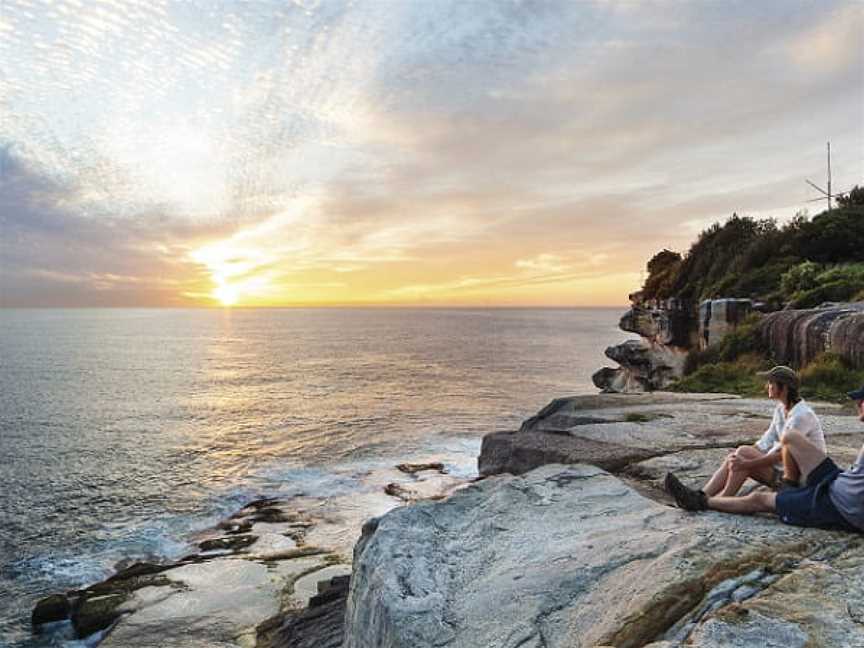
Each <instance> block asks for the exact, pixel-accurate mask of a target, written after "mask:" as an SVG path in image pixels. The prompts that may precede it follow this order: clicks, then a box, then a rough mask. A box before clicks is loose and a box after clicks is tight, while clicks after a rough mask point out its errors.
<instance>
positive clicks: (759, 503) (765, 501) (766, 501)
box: [747, 491, 775, 511]
mask: <svg viewBox="0 0 864 648" xmlns="http://www.w3.org/2000/svg"><path fill="white" fill-rule="evenodd" d="M774 497H775V495H774V493H763V492H759V491H757V492H755V493H750V494H749V495H747V498H748V499H749V500H750V502H751V503H752V505H753V507H754V509H756V510H758V511H771V510H773V509H774Z"/></svg>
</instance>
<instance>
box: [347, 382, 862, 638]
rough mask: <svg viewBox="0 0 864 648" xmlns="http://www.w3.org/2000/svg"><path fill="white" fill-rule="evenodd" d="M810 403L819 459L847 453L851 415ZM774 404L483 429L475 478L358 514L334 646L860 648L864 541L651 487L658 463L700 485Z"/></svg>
mask: <svg viewBox="0 0 864 648" xmlns="http://www.w3.org/2000/svg"><path fill="white" fill-rule="evenodd" d="M816 409H817V412H818V413H819V414H820V415H821V417H822V420H823V424H824V427H825V430H826V437H827V439H828V445H829V451H830V452H831V454H832V456H834V457H835V458H836V459H837V460H838V462H839V463H843V462H846V461H849V460H851V459H852V458H854V456H855V454H857V451H858V450H859V449H860V447H861V444H862V441H864V424H861V423H860V422H858V420H857V418H855V417H853V416H852V415H851V411H850V410H846V409H844V408H842V407H839V406H831V405H817V407H816ZM770 413H771V406H770V403H769V402H768V401H760V400H748V399H740V398H735V397H724V396H718V395H693V394H690V395H679V394H646V395H601V396H590V397H576V398H569V399H559V400H556V401H554V402H553V403H551V404H550V405H549V406H548V407H547V408H545V409H544V410H543V411H541V412H540V414H538V415H537V416H536V417H533V418H532V419H529V420H528V421H526V422H525V424H524V425H523V428H522V430H520V431H518V432H513V433H494V434H492V435H488V436H487V437H486V439H485V440H484V444H483V450H482V453H481V457H480V467H481V472H482V473H483V474H484V475H486V476H487V478H486V479H484V480H482V481H480V482H478V483H476V484H474V485H472V486H470V487H469V488H466V489H464V490H461V491H459V492H458V493H456V494H454V495H453V496H452V497H450V498H449V499H448V500H446V501H443V502H425V503H420V504H417V505H415V506H412V507H407V508H402V509H398V510H396V511H393V512H391V513H389V514H387V515H385V516H383V517H381V518H378V519H375V520H373V521H371V522H369V523H367V525H366V527H365V528H364V533H363V537H362V538H361V540H360V542H358V544H357V546H356V547H355V555H354V566H353V576H352V581H351V588H350V595H349V600H348V607H347V617H346V619H347V621H346V623H347V625H346V633H345V643H344V646H345V648H373V647H375V648H403V647H404V648H408V647H411V648H425V647H427V646H428V647H430V648H431V647H432V646H435V647H443V646H446V647H453V648H479V647H489V648H491V647H493V646H494V647H495V648H578V647H583V646H584V647H586V648H587V647H599V646H615V647H616V648H635V647H642V646H651V647H652V648H672V647H673V646H698V647H703V648H708V647H711V648H720V647H721V646H722V647H724V648H728V647H733V648H734V647H736V646H742V647H743V646H755V645H760V646H783V647H784V648H786V647H795V648H805V647H811V646H826V647H827V646H831V647H834V646H836V647H851V648H861V647H862V646H864V616H862V610H864V607H862V606H864V537H862V536H861V535H856V534H849V533H843V532H830V531H821V530H814V529H801V528H795V527H790V526H786V525H783V524H781V523H780V522H779V521H778V520H777V519H776V518H775V517H773V516H769V515H757V516H734V515H728V514H722V513H716V512H709V513H699V514H693V513H687V512H684V511H681V510H679V509H677V508H674V507H672V506H670V505H669V501H668V498H666V496H665V494H664V493H662V491H661V490H660V487H659V483H660V480H662V476H663V475H664V474H665V472H666V470H670V469H672V470H674V471H676V472H677V473H678V474H679V475H680V476H681V477H682V478H683V479H684V480H685V481H688V482H690V483H692V484H693V485H701V483H702V482H703V480H704V479H705V478H706V477H707V476H708V475H709V474H710V472H711V471H712V470H713V468H714V466H716V464H717V462H718V461H719V460H720V459H722V457H723V455H724V454H725V453H726V452H727V451H728V449H729V448H731V447H734V446H736V445H739V444H743V443H749V442H752V441H753V440H755V438H757V437H758V436H759V434H761V432H762V431H764V429H765V428H766V427H767V425H768V423H769V422H770ZM591 463H594V464H602V465H603V466H604V467H605V469H604V468H601V467H599V466H598V465H589V464H591ZM563 464H571V465H563Z"/></svg>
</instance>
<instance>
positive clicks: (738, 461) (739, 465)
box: [729, 452, 747, 472]
mask: <svg viewBox="0 0 864 648" xmlns="http://www.w3.org/2000/svg"><path fill="white" fill-rule="evenodd" d="M729 468H730V469H732V470H734V471H735V472H741V471H742V470H745V469H746V468H747V461H746V460H745V459H744V457H741V456H739V455H738V453H737V452H733V453H732V456H730V457H729Z"/></svg>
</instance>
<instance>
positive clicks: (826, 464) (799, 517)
mask: <svg viewBox="0 0 864 648" xmlns="http://www.w3.org/2000/svg"><path fill="white" fill-rule="evenodd" d="M841 472H843V471H842V470H841V469H840V468H838V467H837V464H835V463H834V462H833V461H832V460H831V459H830V458H828V457H826V458H825V459H824V461H822V463H820V464H819V465H818V466H816V468H814V469H813V472H811V473H810V474H809V475H807V484H806V485H805V486H804V487H803V488H793V489H791V490H785V491H782V492H780V493H778V494H777V503H776V507H777V515H778V516H779V517H780V520H781V521H782V522H784V523H785V524H793V525H795V526H802V527H818V528H820V529H840V530H843V531H855V532H858V533H860V531H859V530H858V529H856V528H855V527H853V526H852V525H851V524H849V523H848V522H847V521H846V518H844V517H843V516H842V515H841V514H840V511H838V510H837V508H836V507H835V506H834V503H833V502H832V501H831V497H830V495H829V493H828V491H829V489H830V488H831V484H832V483H833V482H834V480H835V479H837V475H839V474H840V473H841Z"/></svg>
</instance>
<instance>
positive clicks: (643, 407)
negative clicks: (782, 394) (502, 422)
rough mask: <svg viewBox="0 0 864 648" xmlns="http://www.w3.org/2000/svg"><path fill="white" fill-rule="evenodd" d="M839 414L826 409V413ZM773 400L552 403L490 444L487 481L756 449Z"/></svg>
mask: <svg viewBox="0 0 864 648" xmlns="http://www.w3.org/2000/svg"><path fill="white" fill-rule="evenodd" d="M838 409H839V408H836V407H830V406H824V411H826V412H829V413H830V412H832V411H835V410H838ZM771 411H772V410H771V405H770V403H769V402H767V401H762V400H756V399H744V398H738V397H736V396H729V395H726V394H677V393H671V392H669V393H662V392H657V393H650V394H599V395H597V396H574V397H571V398H561V399H556V400H554V401H552V402H551V403H550V404H549V405H548V406H546V407H545V408H544V409H543V410H541V411H540V413H539V414H538V415H537V416H534V417H532V418H530V419H528V420H527V421H525V423H523V425H522V427H521V429H520V430H519V431H518V432H506V431H505V432H494V433H491V434H487V435H486V436H485V437H484V438H483V443H482V446H481V449H480V457H479V459H478V464H479V470H480V474H481V475H482V476H488V475H494V474H499V473H505V472H506V473H511V474H515V475H519V474H523V473H525V472H528V471H529V470H532V469H534V468H537V467H538V466H543V465H546V464H548V463H562V464H571V463H587V464H591V465H595V466H599V467H601V468H603V469H604V470H609V471H612V472H618V471H620V470H622V469H623V468H625V467H626V466H628V465H631V464H634V463H636V462H640V461H643V460H645V459H648V458H650V457H655V456H658V455H663V454H669V453H673V452H679V451H681V450H684V449H688V450H698V449H704V448H731V447H736V446H738V445H741V444H745V443H752V442H753V441H754V440H755V439H757V438H758V437H759V436H760V435H761V434H762V433H763V432H764V431H765V429H766V428H767V427H768V424H769V423H770V415H771Z"/></svg>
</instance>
